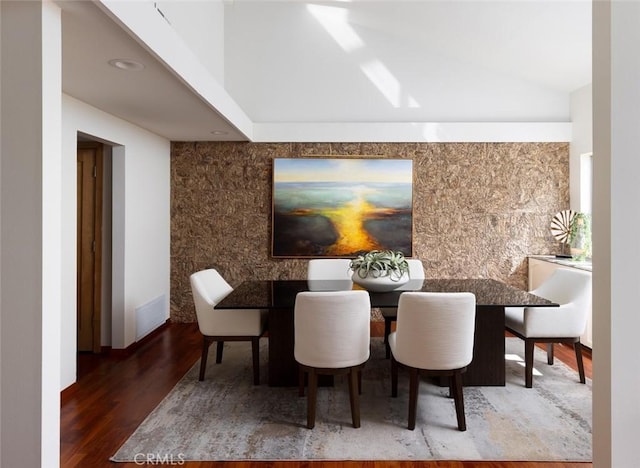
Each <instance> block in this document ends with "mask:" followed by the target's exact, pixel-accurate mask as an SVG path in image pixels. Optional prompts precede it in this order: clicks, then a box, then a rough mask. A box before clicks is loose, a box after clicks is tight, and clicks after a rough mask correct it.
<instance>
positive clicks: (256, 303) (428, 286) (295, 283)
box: [216, 278, 558, 309]
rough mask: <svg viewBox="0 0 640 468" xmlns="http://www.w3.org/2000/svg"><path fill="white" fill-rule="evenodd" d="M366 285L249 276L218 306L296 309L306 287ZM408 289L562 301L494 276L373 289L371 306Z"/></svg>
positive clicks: (488, 301)
mask: <svg viewBox="0 0 640 468" xmlns="http://www.w3.org/2000/svg"><path fill="white" fill-rule="evenodd" d="M349 289H362V288H360V286H358V285H355V284H353V283H352V282H351V281H349V280H313V281H308V280H267V281H263V280H249V281H245V282H244V283H242V284H240V286H238V287H237V288H235V289H234V290H233V291H232V292H231V293H229V295H227V296H226V297H225V298H224V299H223V300H222V301H220V302H219V303H218V304H217V305H216V308H218V309H292V308H293V307H294V304H295V299H296V294H297V293H299V292H302V291H338V290H349ZM406 291H432V292H463V291H468V292H472V293H473V294H475V296H476V306H477V307H479V308H481V307H496V306H500V307H531V306H536V307H557V306H558V304H556V303H554V302H552V301H549V300H547V299H543V298H541V297H539V296H536V295H534V294H531V293H528V292H526V291H522V290H520V289H517V288H514V287H513V286H509V285H508V284H505V283H502V282H500V281H497V280H494V279H486V278H482V279H426V280H411V281H409V282H408V283H407V284H405V285H404V286H402V288H400V289H396V290H394V291H390V292H372V291H370V292H369V297H370V298H371V307H377V308H383V309H384V308H394V307H397V306H398V299H399V297H400V294H402V293H403V292H406Z"/></svg>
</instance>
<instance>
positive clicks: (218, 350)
mask: <svg viewBox="0 0 640 468" xmlns="http://www.w3.org/2000/svg"><path fill="white" fill-rule="evenodd" d="M223 349H224V341H218V343H217V346H216V364H220V363H221V362H222V350H223Z"/></svg>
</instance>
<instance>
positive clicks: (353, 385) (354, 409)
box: [349, 367, 360, 429]
mask: <svg viewBox="0 0 640 468" xmlns="http://www.w3.org/2000/svg"><path fill="white" fill-rule="evenodd" d="M358 374H360V372H359V370H358V369H357V368H356V367H352V368H351V370H350V371H349V403H350V404H351V421H352V422H353V427H355V428H356V429H357V428H359V427H360V400H359V398H358V393H357V388H358Z"/></svg>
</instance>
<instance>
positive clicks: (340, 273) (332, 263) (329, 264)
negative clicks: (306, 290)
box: [307, 258, 351, 280]
mask: <svg viewBox="0 0 640 468" xmlns="http://www.w3.org/2000/svg"><path fill="white" fill-rule="evenodd" d="M350 263H351V260H349V259H348V258H314V259H311V260H309V265H308V267H307V279H311V280H343V279H346V280H350V279H351V270H350V269H349V264H350Z"/></svg>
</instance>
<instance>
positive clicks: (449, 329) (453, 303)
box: [389, 292, 476, 431]
mask: <svg viewBox="0 0 640 468" xmlns="http://www.w3.org/2000/svg"><path fill="white" fill-rule="evenodd" d="M475 315H476V298H475V296H474V295H473V294H472V293H469V292H458V293H447V292H405V293H402V294H401V295H400V300H399V301H398V317H397V322H396V331H395V332H393V333H391V334H390V335H389V346H390V348H391V396H392V397H396V396H398V367H400V366H401V367H406V368H408V369H409V418H408V419H409V423H408V428H409V429H411V430H413V429H415V427H416V414H417V406H418V391H419V381H420V379H419V374H427V375H436V376H444V377H447V378H449V391H450V395H451V396H453V399H454V401H455V407H456V417H457V421H458V430H460V431H465V430H466V429H467V424H466V419H465V414H464V397H463V390H462V373H463V372H464V371H465V370H466V367H467V366H468V365H469V363H471V360H472V359H473V342H474V334H475Z"/></svg>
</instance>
